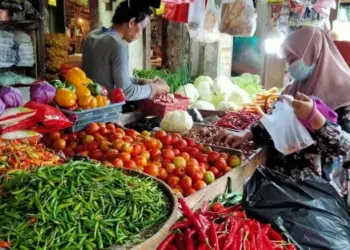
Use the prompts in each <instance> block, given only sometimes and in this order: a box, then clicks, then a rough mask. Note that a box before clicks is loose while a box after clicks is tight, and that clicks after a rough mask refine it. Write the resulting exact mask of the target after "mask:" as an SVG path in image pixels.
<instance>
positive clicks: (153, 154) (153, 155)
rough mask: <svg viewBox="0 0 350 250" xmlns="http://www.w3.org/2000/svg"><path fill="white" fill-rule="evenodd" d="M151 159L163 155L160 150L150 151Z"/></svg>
mask: <svg viewBox="0 0 350 250" xmlns="http://www.w3.org/2000/svg"><path fill="white" fill-rule="evenodd" d="M150 154H151V157H155V156H158V155H161V151H160V150H159V149H158V148H154V149H152V150H151V151H150Z"/></svg>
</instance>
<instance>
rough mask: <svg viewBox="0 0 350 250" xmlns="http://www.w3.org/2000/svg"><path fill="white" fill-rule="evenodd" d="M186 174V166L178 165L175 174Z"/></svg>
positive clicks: (179, 175) (180, 175) (181, 175)
mask: <svg viewBox="0 0 350 250" xmlns="http://www.w3.org/2000/svg"><path fill="white" fill-rule="evenodd" d="M185 174H186V171H185V168H184V167H176V168H175V170H174V175H176V176H177V177H180V178H181V177H184V176H185Z"/></svg>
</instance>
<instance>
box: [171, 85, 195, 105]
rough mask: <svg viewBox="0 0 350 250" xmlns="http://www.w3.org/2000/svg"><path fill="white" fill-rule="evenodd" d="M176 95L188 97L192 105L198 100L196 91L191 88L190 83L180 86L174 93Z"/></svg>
mask: <svg viewBox="0 0 350 250" xmlns="http://www.w3.org/2000/svg"><path fill="white" fill-rule="evenodd" d="M176 94H180V95H182V96H186V97H188V98H189V99H190V103H194V102H195V101H197V99H198V98H199V93H198V90H197V89H196V88H195V87H194V86H193V84H192V83H188V84H186V85H184V86H181V87H180V88H179V89H178V90H177V91H176Z"/></svg>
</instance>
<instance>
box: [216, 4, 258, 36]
mask: <svg viewBox="0 0 350 250" xmlns="http://www.w3.org/2000/svg"><path fill="white" fill-rule="evenodd" d="M256 18H257V14H256V11H255V8H254V6H253V2H252V0H223V2H222V6H221V23H220V32H221V33H225V34H228V35H231V36H252V35H254V33H255V30H256Z"/></svg>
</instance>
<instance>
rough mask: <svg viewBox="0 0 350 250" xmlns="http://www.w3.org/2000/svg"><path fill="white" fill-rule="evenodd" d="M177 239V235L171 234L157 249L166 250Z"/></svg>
mask: <svg viewBox="0 0 350 250" xmlns="http://www.w3.org/2000/svg"><path fill="white" fill-rule="evenodd" d="M174 239H175V233H171V234H169V235H168V236H167V237H166V238H165V239H164V240H163V241H162V243H160V245H159V246H158V247H157V250H165V249H168V246H169V245H170V244H171V243H172V242H173V240H174Z"/></svg>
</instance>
